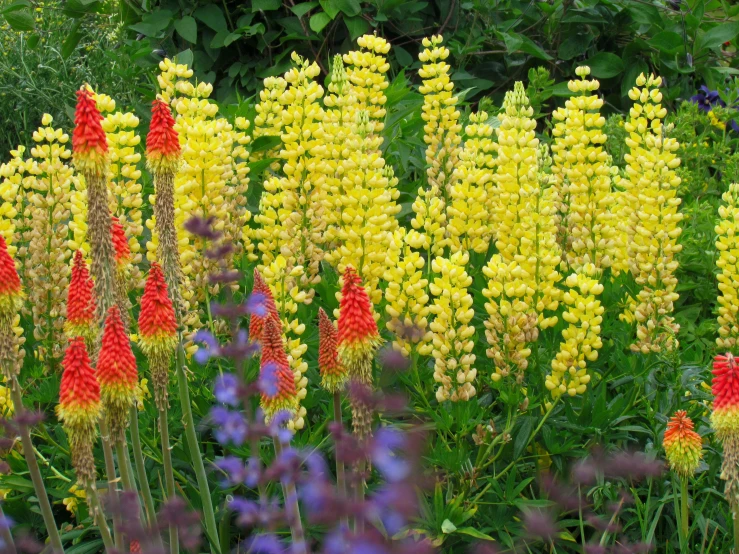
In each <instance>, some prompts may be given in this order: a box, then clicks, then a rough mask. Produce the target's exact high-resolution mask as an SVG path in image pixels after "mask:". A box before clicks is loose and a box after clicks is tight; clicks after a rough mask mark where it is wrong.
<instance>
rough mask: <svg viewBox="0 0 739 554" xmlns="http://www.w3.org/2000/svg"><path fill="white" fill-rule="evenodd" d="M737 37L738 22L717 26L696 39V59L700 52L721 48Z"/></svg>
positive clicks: (738, 30) (738, 32) (738, 31)
mask: <svg viewBox="0 0 739 554" xmlns="http://www.w3.org/2000/svg"><path fill="white" fill-rule="evenodd" d="M737 35H739V21H735V22H733V23H722V24H721V25H717V26H716V27H714V28H713V29H711V30H710V31H707V32H706V33H704V34H703V35H702V36H700V37H698V40H697V41H696V45H697V50H698V52H696V53H695V55H696V57H698V56H699V54H700V50H703V49H704V48H716V47H718V46H721V45H722V44H723V43H724V42H727V41H729V40H732V39H734V38H736V36H737Z"/></svg>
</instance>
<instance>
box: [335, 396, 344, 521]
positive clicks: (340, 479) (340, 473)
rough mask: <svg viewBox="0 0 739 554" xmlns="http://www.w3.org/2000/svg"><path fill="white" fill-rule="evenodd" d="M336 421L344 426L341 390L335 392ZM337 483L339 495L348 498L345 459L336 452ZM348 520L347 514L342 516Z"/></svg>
mask: <svg viewBox="0 0 739 554" xmlns="http://www.w3.org/2000/svg"><path fill="white" fill-rule="evenodd" d="M334 421H335V422H336V423H338V424H339V425H341V426H342V427H343V422H342V418H341V392H340V391H336V392H334ZM336 485H337V487H338V489H339V496H340V497H341V498H342V499H344V500H346V473H345V471H344V460H342V459H341V458H340V457H339V454H338V452H337V453H336ZM342 520H344V521H345V520H346V516H344V517H343V518H342Z"/></svg>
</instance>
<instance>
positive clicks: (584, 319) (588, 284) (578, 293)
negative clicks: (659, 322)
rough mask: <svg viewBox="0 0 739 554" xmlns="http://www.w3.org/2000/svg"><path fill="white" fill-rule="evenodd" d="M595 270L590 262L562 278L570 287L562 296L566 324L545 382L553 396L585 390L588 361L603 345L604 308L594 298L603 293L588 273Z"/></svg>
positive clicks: (557, 396)
mask: <svg viewBox="0 0 739 554" xmlns="http://www.w3.org/2000/svg"><path fill="white" fill-rule="evenodd" d="M595 272H596V270H595V267H594V266H593V265H592V264H590V265H588V266H585V267H584V268H583V272H582V273H573V274H572V275H570V276H569V277H567V280H566V281H565V284H566V285H567V286H568V287H569V289H570V290H568V291H567V292H565V293H564V295H563V297H562V300H563V302H564V303H565V305H566V306H567V311H565V312H564V313H563V314H562V319H564V320H565V321H566V322H567V323H569V326H568V327H567V328H566V329H564V330H563V331H562V338H563V339H564V340H565V342H562V343H560V347H559V352H557V355H556V357H555V358H554V360H552V372H551V373H550V374H549V375H547V377H546V381H545V383H544V384H545V385H546V387H547V388H548V389H549V390H550V391H552V396H553V397H554V398H555V399H556V398H559V397H560V396H562V395H563V394H565V393H567V394H569V395H570V396H575V395H577V394H583V393H584V392H585V390H586V389H587V385H588V383H589V382H590V375H589V374H588V362H594V361H595V360H597V359H598V350H599V349H600V348H601V347H602V346H603V342H602V341H601V338H600V331H601V323H603V312H605V308H604V307H603V305H602V304H601V302H600V300H598V298H597V297H598V296H599V295H600V294H602V293H603V285H602V284H601V283H599V282H598V280H597V279H594V278H593V277H590V276H589V275H588V273H590V274H594V273H595Z"/></svg>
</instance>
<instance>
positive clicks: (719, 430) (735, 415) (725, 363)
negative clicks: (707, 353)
mask: <svg viewBox="0 0 739 554" xmlns="http://www.w3.org/2000/svg"><path fill="white" fill-rule="evenodd" d="M711 392H712V393H713V396H714V401H713V412H712V413H711V425H712V426H713V428H714V430H715V431H716V435H717V436H718V438H719V439H721V440H724V439H726V438H727V437H731V436H735V437H739V364H737V361H736V359H735V358H734V356H733V355H732V354H726V355H718V356H716V357H715V358H714V360H713V380H712V382H711Z"/></svg>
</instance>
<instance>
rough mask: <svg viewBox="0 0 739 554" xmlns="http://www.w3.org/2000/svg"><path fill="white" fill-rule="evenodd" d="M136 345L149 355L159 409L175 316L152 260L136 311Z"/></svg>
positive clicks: (164, 401) (174, 339)
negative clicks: (137, 333) (137, 312)
mask: <svg viewBox="0 0 739 554" xmlns="http://www.w3.org/2000/svg"><path fill="white" fill-rule="evenodd" d="M139 345H140V346H141V350H143V351H144V353H145V354H146V355H147V356H148V358H149V368H150V370H151V381H152V383H153V385H154V398H155V400H156V403H157V407H158V408H159V409H160V410H162V409H164V408H165V407H166V405H167V385H168V384H169V365H170V362H171V360H172V353H173V352H174V350H175V347H176V346H177V319H176V318H175V313H174V307H173V306H172V300H171V299H170V298H169V296H168V294H167V283H166V282H165V280H164V273H163V272H162V268H161V266H160V265H159V264H158V263H156V262H153V263H152V264H151V269H150V270H149V277H148V278H147V279H146V286H145V287H144V295H143V296H142V297H141V311H140V312H139Z"/></svg>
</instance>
